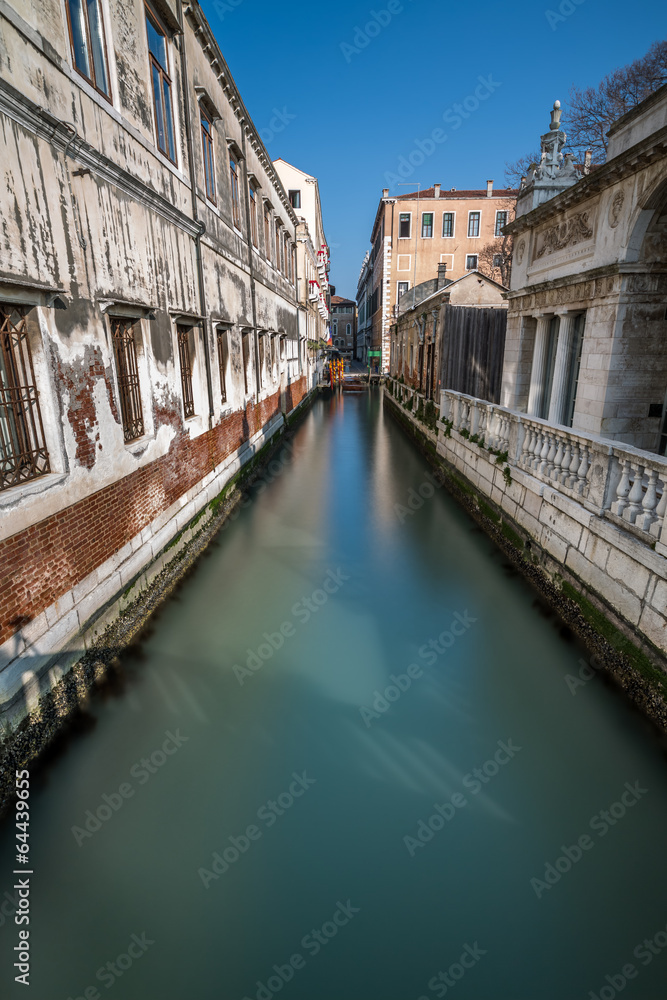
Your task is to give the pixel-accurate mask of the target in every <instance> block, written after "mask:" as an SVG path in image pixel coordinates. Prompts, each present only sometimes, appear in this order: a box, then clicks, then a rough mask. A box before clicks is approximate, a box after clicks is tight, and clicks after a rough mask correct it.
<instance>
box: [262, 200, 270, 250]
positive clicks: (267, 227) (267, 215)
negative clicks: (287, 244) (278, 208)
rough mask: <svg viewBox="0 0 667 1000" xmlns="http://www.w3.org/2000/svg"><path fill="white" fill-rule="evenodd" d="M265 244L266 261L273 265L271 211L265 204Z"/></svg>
mask: <svg viewBox="0 0 667 1000" xmlns="http://www.w3.org/2000/svg"><path fill="white" fill-rule="evenodd" d="M264 242H265V244H266V259H267V260H268V262H269V263H271V209H270V208H269V206H268V204H267V203H266V202H265V203H264Z"/></svg>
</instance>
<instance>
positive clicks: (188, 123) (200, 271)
mask: <svg viewBox="0 0 667 1000" xmlns="http://www.w3.org/2000/svg"><path fill="white" fill-rule="evenodd" d="M179 23H180V27H181V44H180V50H181V84H182V89H183V108H184V114H185V135H186V139H187V147H188V165H189V167H190V190H191V192H192V218H193V219H194V221H195V222H197V223H199V232H198V233H197V235H196V236H195V238H194V240H195V258H196V267H197V285H198V288H199V312H200V315H201V317H202V319H201V323H200V327H201V331H202V338H203V341H204V363H205V366H206V387H207V389H208V411H209V412H208V424H209V430H210V428H211V427H213V423H214V419H215V409H214V406H213V382H212V380H211V356H210V353H209V343H208V321H207V318H206V291H205V286H204V265H203V261H202V255H201V238H202V236H203V235H204V233H205V232H206V226H205V225H204V223H203V222H202V220H201V219H200V218H199V213H198V211H197V187H196V178H195V164H194V157H193V148H192V120H191V117H190V101H189V99H188V87H187V81H188V61H187V56H186V53H185V30H184V27H183V12H182V11H181V13H180V18H179Z"/></svg>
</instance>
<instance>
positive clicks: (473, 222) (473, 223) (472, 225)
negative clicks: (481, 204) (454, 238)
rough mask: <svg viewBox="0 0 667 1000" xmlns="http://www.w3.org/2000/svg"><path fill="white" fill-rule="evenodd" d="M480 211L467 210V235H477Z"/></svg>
mask: <svg viewBox="0 0 667 1000" xmlns="http://www.w3.org/2000/svg"><path fill="white" fill-rule="evenodd" d="M481 214H482V213H481V212H468V236H471V237H474V236H479V220H480V218H481Z"/></svg>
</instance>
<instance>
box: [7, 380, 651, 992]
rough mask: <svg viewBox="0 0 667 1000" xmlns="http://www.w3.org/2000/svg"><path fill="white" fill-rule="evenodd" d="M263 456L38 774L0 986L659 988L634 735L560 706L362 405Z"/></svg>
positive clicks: (540, 617)
mask: <svg viewBox="0 0 667 1000" xmlns="http://www.w3.org/2000/svg"><path fill="white" fill-rule="evenodd" d="M282 457H283V458H284V459H285V463H284V464H282V462H281V463H280V464H279V465H273V467H272V468H273V472H274V475H273V476H272V477H270V478H271V481H270V482H266V481H265V482H261V483H260V484H259V486H258V487H255V489H254V491H253V497H252V501H251V502H250V503H248V504H247V505H246V506H245V507H244V509H243V510H242V511H241V512H240V514H239V516H238V517H237V518H236V519H235V520H234V522H233V523H231V524H230V525H229V526H228V527H227V528H226V529H225V530H223V531H222V532H221V533H220V535H219V538H218V540H217V544H216V545H215V546H213V547H212V548H211V549H210V552H209V554H208V555H207V557H206V558H203V559H202V560H201V562H200V564H199V566H198V567H197V568H196V570H195V572H194V573H193V574H192V575H191V576H190V577H189V578H188V580H187V581H186V582H185V584H184V585H183V586H182V588H181V589H180V591H179V592H178V594H177V595H176V597H175V598H174V599H173V600H171V601H169V602H168V603H167V604H166V605H165V606H164V607H163V609H162V611H161V613H160V615H159V617H158V618H157V619H156V621H155V626H154V630H153V632H152V634H151V635H150V636H149V637H147V638H146V639H145V640H144V642H143V644H142V646H141V648H140V650H139V651H138V652H137V654H136V655H134V656H133V657H132V658H128V661H127V664H126V676H127V681H126V683H125V685H124V687H123V688H122V690H120V691H119V692H117V693H115V694H113V695H111V696H108V697H106V698H96V699H94V700H93V702H92V705H91V712H92V716H93V720H94V724H93V725H91V726H90V728H89V729H88V730H87V731H85V732H83V733H81V734H79V735H78V736H76V737H75V738H73V739H72V740H71V741H70V742H69V743H68V745H67V747H66V749H65V751H64V752H63V753H62V754H61V755H60V756H59V757H58V759H56V760H55V761H54V762H53V763H52V764H51V765H50V766H49V768H48V769H47V770H45V771H44V772H43V773H41V774H39V775H35V777H34V780H33V783H32V794H31V799H30V803H31V841H30V843H31V862H32V866H33V870H34V875H33V876H32V887H31V888H32V891H31V922H30V932H31V935H30V945H31V953H32V964H31V974H30V975H31V989H30V990H25V988H24V987H23V986H21V985H18V984H15V983H14V982H13V975H14V972H13V970H12V968H11V966H12V962H13V961H14V958H13V952H12V948H13V947H14V945H15V944H16V943H17V934H18V928H17V927H16V926H15V924H14V923H13V921H12V920H11V919H7V918H6V917H5V916H4V915H3V916H0V921H2V923H1V926H0V982H2V985H3V988H2V991H1V993H2V996H3V997H8V998H13V997H15V996H16V997H23V996H32V997H34V998H38V1000H67V998H68V997H71V998H72V1000H74V998H77V997H86V998H93V997H96V996H102V997H107V996H109V997H111V998H112V1000H153V998H155V1000H182V998H188V1000H190V998H194V1000H243V998H244V997H248V998H259V1000H268V998H271V997H273V996H280V997H281V998H282V997H284V998H286V1000H418V998H420V997H421V998H423V997H427V998H429V1000H430V998H433V997H442V996H448V997H449V996H452V997H455V998H456V1000H466V998H467V1000H498V998H500V1000H572V998H578V997H581V998H582V1000H585V998H590V996H591V991H592V993H593V996H601V1000H611V998H612V997H613V996H614V995H615V994H616V993H617V992H620V993H621V994H622V995H623V997H624V998H628V1000H660V998H662V997H665V996H666V995H667V988H666V984H667V947H666V948H665V950H664V951H662V952H661V948H662V943H663V942H664V944H667V933H665V928H666V927H667V861H666V860H665V850H664V832H665V829H666V828H667V794H666V792H667V768H666V766H665V764H666V762H665V757H664V753H663V750H662V748H661V747H660V745H659V743H658V741H657V738H656V737H655V735H654V734H653V732H652V730H651V729H650V728H649V727H648V725H647V724H646V723H644V722H643V721H642V720H641V719H640V718H639V717H638V716H637V715H636V714H635V713H634V712H633V711H632V710H631V709H629V708H628V707H627V706H626V705H625V704H624V703H623V702H622V701H621V700H620V698H619V697H618V696H617V695H616V694H615V693H614V692H613V691H612V690H610V689H609V688H608V687H607V686H606V685H605V684H604V682H602V681H601V680H600V679H599V678H597V677H595V678H594V679H593V680H591V681H589V682H588V683H587V684H585V685H582V686H580V687H578V688H576V689H575V691H574V693H573V691H572V689H571V681H570V682H569V683H568V679H567V678H568V675H574V674H576V672H577V671H578V670H579V659H580V657H581V656H582V652H581V650H579V649H578V648H577V647H576V646H575V645H574V644H573V643H572V642H568V641H567V639H566V638H565V637H564V636H563V635H562V634H561V632H560V630H559V626H558V624H557V623H556V622H555V620H553V619H550V618H549V617H546V616H545V615H544V614H543V613H540V610H539V608H537V607H536V606H535V596H534V594H533V592H532V591H531V590H530V589H529V588H528V587H527V586H526V585H525V583H524V582H523V581H522V580H521V579H519V578H518V577H517V576H516V575H514V574H513V573H512V571H511V569H510V568H509V567H508V565H507V564H506V563H505V560H504V557H503V556H502V555H501V554H500V553H499V552H498V551H497V550H495V549H494V547H493V546H492V545H491V544H490V542H489V541H488V539H486V537H485V536H484V535H483V534H481V533H480V532H479V531H478V530H477V529H476V527H475V525H474V524H473V523H472V522H471V521H470V520H469V519H468V518H467V516H466V515H465V514H463V513H462V512H461V511H460V509H459V508H458V507H457V506H456V505H455V504H454V502H453V501H452V500H451V499H450V498H449V497H448V496H447V495H446V494H445V492H444V490H441V489H437V490H434V489H433V488H432V485H431V483H430V481H429V478H428V474H429V468H428V466H427V464H426V463H425V461H424V460H423V459H422V457H421V456H420V455H418V454H417V453H416V452H415V451H414V449H413V447H412V445H411V444H410V442H409V441H408V439H407V438H406V437H405V435H404V433H403V431H402V430H401V429H400V428H399V427H397V426H396V424H395V423H394V422H393V421H392V419H391V418H390V417H389V416H388V414H387V413H386V411H385V412H384V413H383V410H382V402H381V397H380V395H379V393H375V392H374V393H371V394H368V395H364V396H363V397H361V398H359V397H356V398H355V397H347V396H346V397H342V396H338V397H337V398H335V399H334V400H332V401H331V402H324V401H319V402H318V403H316V404H315V406H314V407H313V409H312V410H311V412H310V413H309V414H308V416H307V417H306V419H305V420H304V422H303V423H302V424H301V426H300V427H299V428H298V430H297V431H296V434H295V437H294V441H293V450H292V451H291V452H286V451H283V453H282ZM420 488H421V491H422V493H423V494H425V495H426V499H424V501H423V504H422V505H421V506H420V507H419V508H418V509H416V510H414V512H410V513H407V511H408V510H409V506H408V502H409V500H410V498H412V504H413V506H414V507H417V506H418V503H417V500H416V497H417V496H418V495H419V490H420ZM411 490H412V491H415V492H414V493H410V491H411ZM431 493H433V495H432V496H431V495H430V494H431ZM452 626H454V627H453V629H452ZM281 629H282V633H281ZM455 633H459V634H458V635H457V634H455ZM265 634H266V635H268V639H267V638H265ZM441 635H442V644H440V640H439V639H438V637H439V636H441ZM271 640H272V641H273V646H275V647H278V646H279V647H280V648H277V649H273V648H272V646H271V645H270V643H271ZM431 641H435V642H437V643H438V645H437V647H435V648H434V647H429V643H431ZM260 647H262V648H261V649H260ZM445 647H446V648H445ZM262 657H264V659H262ZM248 661H250V664H251V665H254V666H255V667H257V666H258V665H259V669H251V668H249V667H248V666H247V663H248ZM391 675H395V676H396V677H397V678H398V686H396V685H395V684H394V682H393V681H392V680H391ZM401 688H403V689H404V690H401ZM385 689H388V690H387V695H388V700H387V699H385V700H384V701H383V700H378V695H377V692H380V695H381V697H382V698H384V697H385V695H384V692H385ZM392 699H393V700H392ZM374 706H375V707H374ZM362 710H363V711H362ZM167 733H170V734H172V735H171V737H170V736H167V735H166V734H167ZM501 744H503V745H504V749H503V746H501ZM163 745H164V749H163ZM494 757H495V759H494ZM151 758H152V760H151ZM142 760H144V761H145V762H147V763H142ZM475 769H478V775H477V776H475ZM295 775H296V776H297V777H295ZM626 783H629V785H630V786H631V787H632V786H635V792H633V793H632V794H631V793H630V792H629V791H628V790H627V789H626V788H625V786H626ZM121 786H122V791H121V792H119V788H121ZM123 792H124V793H125V795H126V796H127V797H126V798H124V797H123ZM103 795H106V796H107V797H108V801H109V802H110V803H111V805H105V800H104V799H103ZM623 795H625V805H623V804H621V805H616V806H613V809H612V813H611V814H609V822H608V821H607V820H606V819H604V817H603V816H602V815H601V811H604V810H608V809H609V808H610V807H612V804H613V803H619V802H622V796H623ZM436 806H439V807H440V808H439V811H438V810H437V809H436ZM100 807H102V809H101V810H100ZM98 810H100V812H101V817H102V821H100V820H97V821H96V822H95V821H94V822H93V824H92V825H93V828H94V827H95V825H97V826H99V829H97V830H95V832H93V833H88V831H86V829H85V822H86V813H87V811H90V813H93V814H94V813H95V812H96V811H98ZM596 816H597V819H596ZM431 817H434V818H433V819H431ZM90 819H91V817H90V815H89V816H88V822H89V825H91V824H90ZM429 820H431V827H429V826H428V825H427V824H428V821H429ZM612 824H613V825H612ZM420 831H421V835H422V838H423V839H422V840H420V839H419V837H418V834H419V832H420ZM230 838H234V839H230ZM579 838H584V839H583V840H582V841H581V844H582V846H579V847H578V848H576V849H574V850H573V849H571V848H574V845H576V844H577V842H578V841H579ZM586 838H587V839H586ZM14 843H15V842H14V837H13V831H12V829H11V827H10V826H9V825H8V824H5V825H4V827H3V829H2V831H1V833H0V895H2V893H3V892H4V891H5V890H7V891H9V893H10V895H11V887H12V884H13V876H12V871H13V869H14V867H15V862H14V854H15V848H14ZM563 846H564V847H566V848H568V852H569V854H570V858H571V859H572V858H576V859H577V860H576V861H575V862H574V863H572V860H570V861H568V859H567V857H565V856H563ZM577 851H578V854H577ZM216 854H217V861H215V860H214V855H216ZM559 858H561V860H560V861H558V865H559V866H560V868H561V869H562V872H558V870H557V869H556V868H554V869H550V872H551V875H550V877H551V879H552V882H553V884H552V885H550V886H548V887H547V883H546V882H545V881H544V877H545V866H546V865H547V863H552V864H555V863H556V862H557V860H558V859H559ZM568 868H569V870H567V869H568ZM216 869H217V870H216ZM531 879H541V880H542V886H541V885H540V884H539V883H536V882H535V883H533V884H531ZM538 896H539V898H538ZM2 898H3V899H5V897H4V896H2ZM10 909H11V907H10V906H9V905H8V906H7V907H6V910H10ZM133 935H135V936H136V937H135V938H134V939H133ZM656 935H657V939H656V941H657V943H653V944H652V945H651V948H652V949H653V950H652V951H651V950H650V949H648V948H646V947H645V946H643V945H642V942H643V941H644V940H645V939H648V940H649V941H653V939H654V938H656ZM138 942H140V943H138ZM130 946H131V947H130ZM466 946H467V947H466ZM638 946H639V951H638V952H635V949H636V948H637V947H638ZM128 948H130V950H129V952H128ZM633 953H634V954H633ZM117 956H121V960H120V963H119V964H116V957H117ZM122 956H126V957H122ZM127 956H129V957H127ZM462 956H464V960H463V962H459V959H460V958H461V957H462ZM108 963H111V967H109V965H108ZM628 963H630V964H631V965H632V967H633V970H634V974H632V975H630V973H629V970H628V969H627V968H626V971H625V974H624V973H622V972H621V970H622V969H623V967H624V966H628ZM450 967H451V972H449V971H448V970H449V969H450ZM98 973H99V976H98ZM439 973H442V974H443V975H442V977H440V978H438V977H439ZM605 977H609V979H608V978H605ZM614 983H615V985H612V984H614ZM623 983H624V985H623ZM621 986H622V987H623V988H621ZM617 988H618V990H617ZM86 990H88V992H86ZM600 990H602V993H601V994H600Z"/></svg>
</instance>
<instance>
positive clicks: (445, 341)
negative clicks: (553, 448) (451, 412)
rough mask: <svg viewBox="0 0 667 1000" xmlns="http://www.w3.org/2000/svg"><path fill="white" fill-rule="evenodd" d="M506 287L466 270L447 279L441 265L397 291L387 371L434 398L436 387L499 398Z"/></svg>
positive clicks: (438, 390) (436, 395)
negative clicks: (432, 273)
mask: <svg viewBox="0 0 667 1000" xmlns="http://www.w3.org/2000/svg"><path fill="white" fill-rule="evenodd" d="M505 291H506V289H504V288H503V286H502V285H499V284H498V283H497V282H496V281H494V280H493V279H492V278H489V277H488V276H487V275H484V274H480V273H479V272H478V271H470V272H469V273H468V274H464V275H463V276H462V277H460V278H456V279H455V280H453V281H452V280H450V279H449V278H447V277H446V268H445V266H444V265H443V264H439V265H438V275H437V277H436V278H432V279H430V280H429V281H424V282H422V283H421V284H420V285H417V286H416V287H415V288H411V289H410V291H409V292H406V294H405V295H403V296H402V297H401V300H400V302H399V303H398V317H397V321H396V322H395V323H394V324H393V325H392V328H391V350H390V375H391V377H392V378H393V379H397V380H399V379H400V381H401V383H402V384H405V385H407V386H410V387H411V388H413V389H416V390H417V392H418V393H419V394H420V395H422V396H423V397H424V399H425V400H439V399H440V390H441V389H454V390H457V391H459V392H474V393H475V394H479V395H482V396H483V398H484V399H489V400H491V401H492V402H498V398H499V394H500V377H501V372H502V365H503V354H504V347H505V327H506V320H507V302H506V301H505V298H504V294H503V293H504V292H505Z"/></svg>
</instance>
